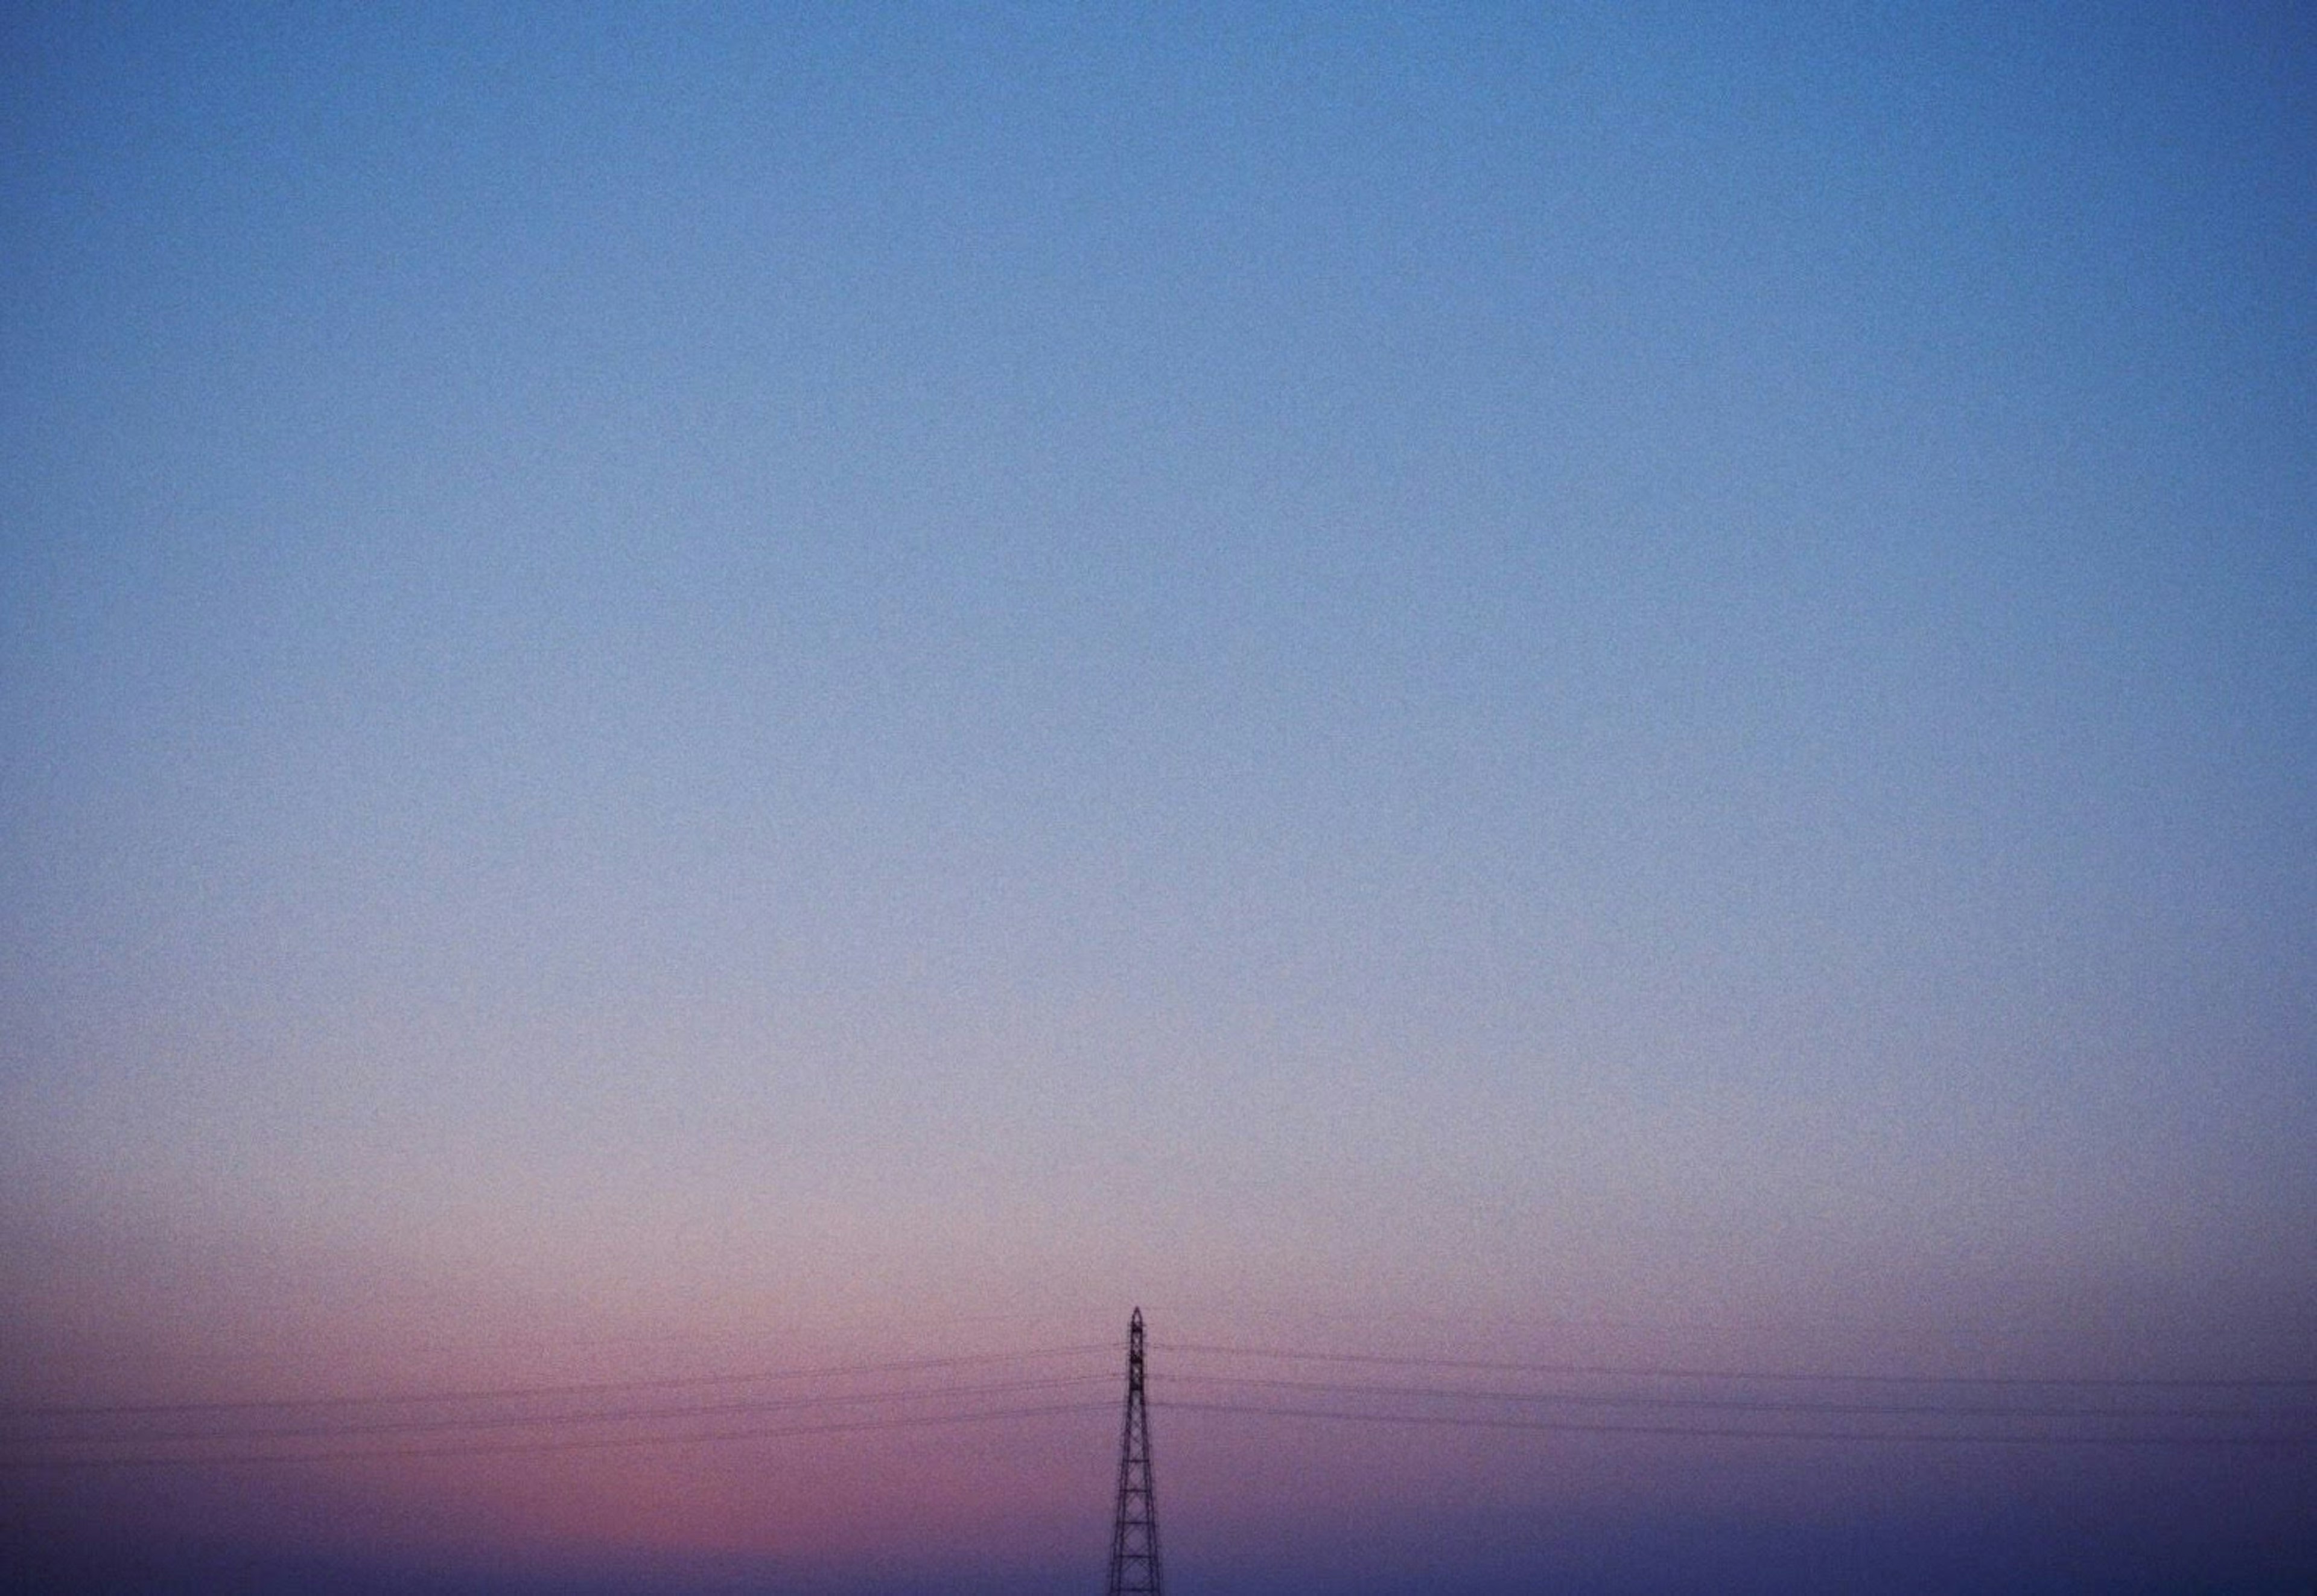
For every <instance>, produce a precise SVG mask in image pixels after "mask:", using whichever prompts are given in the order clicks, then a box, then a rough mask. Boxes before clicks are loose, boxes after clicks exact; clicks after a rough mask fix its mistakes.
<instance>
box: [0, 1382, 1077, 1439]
mask: <svg viewBox="0 0 2317 1596" xmlns="http://www.w3.org/2000/svg"><path fill="white" fill-rule="evenodd" d="M1108 1380H1109V1376H1105V1375H1060V1376H1049V1377H1045V1378H1040V1379H1028V1380H991V1381H984V1382H980V1383H979V1384H975V1385H942V1386H926V1387H920V1388H917V1389H915V1390H909V1389H904V1390H899V1391H859V1392H827V1393H822V1394H817V1395H811V1396H788V1397H764V1398H757V1399H754V1400H750V1401H747V1402H724V1403H684V1404H682V1405H680V1406H673V1407H669V1406H661V1407H626V1408H591V1409H583V1410H581V1411H578V1412H544V1413H499V1414H489V1415H473V1416H467V1417H460V1418H433V1419H389V1420H383V1421H356V1422H353V1423H318V1424H281V1425H237V1426H233V1427H231V1428H221V1429H204V1430H113V1431H112V1432H111V1433H106V1432H103V1431H84V1432H81V1433H73V1432H69V1431H64V1432H46V1433H35V1434H18V1435H9V1436H4V1437H0V1444H7V1445H16V1446H22V1445H32V1446H106V1445H115V1446H118V1445H127V1444H130V1443H132V1442H133V1443H137V1444H140V1445H141V1444H149V1443H152V1442H157V1441H168V1442H201V1441H238V1440H284V1439H327V1438H333V1437H339V1436H353V1435H396V1434H425V1433H442V1432H445V1431H458V1430H537V1429H546V1428H552V1427H556V1426H560V1425H571V1424H619V1423H634V1422H641V1421H657V1420H665V1419H689V1418H706V1417H711V1416H713V1415H716V1414H729V1413H760V1412H786V1411H792V1410H795V1409H800V1408H823V1407H860V1406H863V1405H865V1404H869V1403H908V1402H922V1401H925V1400H926V1399H928V1398H933V1397H953V1396H987V1395H994V1394H999V1393H1003V1392H1016V1391H1051V1390H1054V1389H1057V1388H1060V1387H1068V1386H1073V1385H1105V1384H1107V1383H1108Z"/></svg>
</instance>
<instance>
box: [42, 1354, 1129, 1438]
mask: <svg viewBox="0 0 2317 1596" xmlns="http://www.w3.org/2000/svg"><path fill="white" fill-rule="evenodd" d="M1117 1349H1118V1348H1117V1345H1116V1343H1114V1342H1110V1341H1093V1342H1084V1343H1080V1344H1078V1345H1076V1346H1068V1347H1039V1348H1033V1349H1029V1350H1027V1351H1023V1352H975V1353H963V1354H959V1355H956V1356H953V1357H945V1358H907V1359H903V1360H901V1361H899V1362H893V1363H855V1364H840V1365H836V1366H832V1367H822V1368H801V1369H757V1370H755V1371H752V1372H747V1373H740V1374H721V1375H683V1376H673V1377H668V1378H658V1379H639V1380H597V1381H586V1382H580V1383H576V1384H570V1385H498V1386H488V1387H479V1388H472V1389H467V1390H456V1389H453V1390H444V1391H402V1392H394V1391H382V1392H362V1393H357V1394H340V1395H330V1396H250V1397H231V1398H224V1399H219V1400H215V1401H201V1402H144V1403H32V1404H24V1405H14V1404H10V1405H5V1406H0V1417H5V1418H9V1419H35V1418H38V1419H46V1418H79V1417H97V1416H104V1417H112V1416H116V1415H117V1416H124V1417H125V1416H130V1415H137V1414H161V1413H211V1412H254V1411H260V1410H278V1411H290V1410H294V1409H299V1408H359V1407H395V1406H401V1405H405V1404H409V1405H416V1404H420V1403H452V1402H515V1401H523V1400H529V1399H535V1398H541V1397H554V1396H586V1395H591V1394H595V1393H598V1392H614V1391H675V1390H684V1389H690V1388H696V1387H699V1386H704V1385H749V1384H753V1383H755V1382H757V1381H764V1380H814V1379H836V1378H843V1377H848V1376H858V1375H886V1374H907V1373H915V1372H917V1371H920V1370H924V1369H933V1368H954V1367H964V1366H967V1365H971V1364H988V1363H1030V1362H1034V1361H1036V1360H1038V1359H1040V1358H1069V1357H1083V1356H1087V1355H1090V1354H1093V1353H1096V1352H1100V1353H1105V1354H1108V1353H1112V1352H1115V1351H1116V1350H1117Z"/></svg>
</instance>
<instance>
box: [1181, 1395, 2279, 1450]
mask: <svg viewBox="0 0 2317 1596" xmlns="http://www.w3.org/2000/svg"><path fill="white" fill-rule="evenodd" d="M1152 1405H1154V1406H1156V1407H1160V1408H1164V1409H1166V1410H1167V1411H1168V1412H1188V1413H1235V1414H1242V1415H1249V1416H1255V1417H1261V1418H1269V1419H1321V1420H1341V1421H1349V1422H1352V1423H1363V1424H1398V1425H1410V1426H1429V1427H1436V1428H1439V1429H1446V1430H1547V1431H1556V1432H1563V1433H1571V1434H1580V1435H1631V1436H1665V1437H1676V1438H1679V1439H1693V1440H1697V1439H1711V1440H1781V1441H1865V1442H1880V1441H1935V1442H1940V1443H1944V1444H1950V1445H1972V1446H1976V1445H1990V1446H2051V1447H2073V1446H2092V1447H2248V1448H2250V1447H2269V1448H2298V1447H2317V1431H2313V1432H2308V1433H2303V1434H2292V1435H2211V1434H2204V1435H2188V1434H2179V1435H2145V1434H2143V1435H2113V1434H2098V1433H2083V1434H2072V1435H2022V1434H2020V1433H2019V1432H2017V1430H1786V1429H1772V1428H1747V1427H1743V1426H1739V1425H1712V1424H1608V1423H1592V1422H1588V1421H1583V1420H1577V1419H1515V1418H1490V1417H1487V1416H1485V1415H1480V1414H1464V1415H1454V1414H1442V1413H1378V1412H1346V1411H1344V1410H1342V1409H1331V1408H1290V1407H1275V1406H1270V1405H1258V1404H1255V1403H1222V1402H1177V1401H1175V1400H1173V1399H1172V1398H1154V1399H1153V1400H1152Z"/></svg>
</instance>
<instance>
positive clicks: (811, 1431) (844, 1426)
mask: <svg viewBox="0 0 2317 1596" xmlns="http://www.w3.org/2000/svg"><path fill="white" fill-rule="evenodd" d="M1109 1411H1110V1404H1109V1403H1105V1402H1092V1403H1088V1402H1080V1403H1049V1404H1045V1405H1042V1406H1033V1407H1010V1408H991V1409H987V1410H982V1411H977V1412H964V1413H922V1414H910V1415H906V1416H897V1417H891V1418H883V1419H847V1420H840V1421H835V1422H832V1423H826V1424H797V1425H788V1426H783V1427H778V1428H772V1429H763V1428H758V1429H749V1430H703V1431H699V1432H696V1433H693V1434H688V1435H639V1436H584V1437H577V1438H572V1437H565V1438H559V1439H550V1440H532V1441H501V1442H485V1443H476V1444H470V1445H461V1446H447V1447H362V1448H343V1449H339V1450H335V1451H274V1452H192V1453H186V1454H183V1455H182V1456H175V1457H48V1458H0V1472H11V1473H22V1472H27V1471H31V1470H36V1469H109V1468H171V1467H184V1466H200V1467H204V1468H207V1467H212V1466H219V1467H222V1466H244V1465H253V1464H268V1463H346V1462H358V1461H364V1460H371V1459H379V1458H398V1457H399V1458H408V1457H500V1456H505V1455H508V1454H513V1453H530V1452H577V1451H597V1450H609V1449H613V1448H641V1447H693V1446H707V1445H712V1444H715V1443H719V1442H724V1441H744V1440H776V1439H788V1438H791V1437H795V1436H807V1435H841V1434H845V1433H847V1432H851V1431H855V1430H910V1429H920V1428H926V1427H929V1426H934V1425H948V1424H980V1423H987V1422H990V1421H997V1420H1005V1419H1036V1418H1045V1417H1050V1416H1052V1415H1057V1414H1063V1413H1091V1412H1109Z"/></svg>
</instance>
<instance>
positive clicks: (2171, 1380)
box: [1157, 1341, 2317, 1391]
mask: <svg viewBox="0 0 2317 1596" xmlns="http://www.w3.org/2000/svg"><path fill="white" fill-rule="evenodd" d="M1157 1349H1158V1350H1159V1351H1163V1352H1185V1353H1194V1354H1206V1355H1213V1356H1221V1357H1230V1358H1275V1359H1280V1360H1284V1361H1288V1362H1302V1363H1357V1364H1373V1365H1379V1366H1383V1367H1401V1368H1456V1369H1471V1370H1476V1371H1481V1372H1485V1373H1494V1374H1531V1375H1561V1376H1585V1377H1609V1378H1625V1379H1636V1380H1723V1381H1729V1382H1732V1383H1738V1382H1743V1381H1749V1380H1750V1381H1767V1382H1776V1383H1781V1384H1794V1385H1925V1386H1937V1385H1984V1386H2037V1385H2041V1386H2069V1387H2076V1388H2080V1389H2086V1390H2100V1389H2115V1390H2135V1389H2151V1390H2164V1389H2172V1390H2183V1391H2190V1390H2210V1391H2240V1390H2241V1391H2256V1390H2317V1376H2255V1377H2243V1378H2236V1377H2232V1378H2206V1377H2202V1376H2156V1375H2050V1376H2044V1375H1900V1374H1868V1373H1858V1372H1854V1371H1847V1370H1844V1371H1822V1372H1819V1373H1812V1372H1809V1371H1807V1370H1799V1369H1739V1368H1720V1369H1715V1368H1690V1367H1673V1366H1667V1365H1649V1364H1588V1363H1508V1362H1501V1361H1497V1360H1492V1359H1486V1358H1429V1357H1416V1356H1406V1355H1402V1356H1391V1355H1386V1354H1383V1353H1375V1352H1300V1351H1296V1350H1293V1349H1289V1348H1284V1347H1246V1346H1227V1345H1221V1344H1218V1343H1213V1342H1203V1341H1166V1342H1161V1343H1158V1346H1157Z"/></svg>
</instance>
